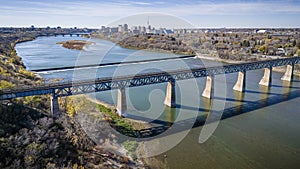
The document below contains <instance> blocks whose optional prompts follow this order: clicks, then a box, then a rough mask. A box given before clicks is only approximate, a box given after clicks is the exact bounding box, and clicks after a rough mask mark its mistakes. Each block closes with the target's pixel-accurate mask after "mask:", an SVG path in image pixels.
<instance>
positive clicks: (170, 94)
mask: <svg viewBox="0 0 300 169" xmlns="http://www.w3.org/2000/svg"><path fill="white" fill-rule="evenodd" d="M164 104H165V105H166V106H169V107H176V95H175V80H172V81H170V82H168V84H167V92H166V98H165V102H164Z"/></svg>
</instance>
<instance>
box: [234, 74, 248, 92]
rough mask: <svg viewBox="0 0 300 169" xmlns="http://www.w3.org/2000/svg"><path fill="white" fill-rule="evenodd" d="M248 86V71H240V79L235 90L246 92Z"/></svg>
mask: <svg viewBox="0 0 300 169" xmlns="http://www.w3.org/2000/svg"><path fill="white" fill-rule="evenodd" d="M245 88H246V72H239V75H238V80H237V81H236V84H235V85H234V87H233V90H235V91H239V92H244V91H245Z"/></svg>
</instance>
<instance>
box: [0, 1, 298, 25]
mask: <svg viewBox="0 0 300 169" xmlns="http://www.w3.org/2000/svg"><path fill="white" fill-rule="evenodd" d="M141 13H164V14H169V15H173V16H179V17H183V18H195V16H198V17H197V18H201V17H202V18H203V16H216V17H218V16H220V17H224V16H235V17H240V18H242V17H243V16H252V15H253V16H257V15H272V16H279V15H282V16H284V17H285V18H288V16H289V15H294V17H295V18H296V17H297V16H299V15H300V2H299V1H274V0H272V1H268V0H258V1H250V2H249V1H248V2H245V1H242V0H229V1H227V2H226V1H225V2H224V1H220V0H214V1H211V0H207V1H192V0H191V1H179V0H178V1H170V0H165V1H162V0H142V1H138V2H137V1H133V0H110V1H109V0H107V1H102V2H99V1H96V0H87V1H81V0H64V1H60V0H53V1H50V0H45V1H43V2H40V1H35V0H16V1H6V2H3V3H2V4H1V6H0V16H1V17H0V22H1V25H7V24H8V23H14V22H16V24H17V23H24V22H25V20H26V23H29V21H30V20H32V21H34V22H30V23H29V24H31V23H32V24H37V25H38V24H41V23H43V24H51V23H52V25H54V24H61V25H63V24H64V23H73V24H71V25H77V24H80V23H81V24H82V25H83V24H86V23H87V22H92V21H90V19H91V18H93V19H96V20H97V22H101V24H105V23H106V22H108V20H117V19H118V18H122V17H126V16H130V15H134V14H141ZM6 16H7V17H6ZM8 16H9V17H8ZM284 17H283V18H284ZM5 18H10V19H5ZM295 18H294V19H295ZM11 20H13V21H14V22H13V21H11ZM296 20H297V19H296ZM194 21H197V20H195V19H194ZM282 21H283V19H282ZM198 22H200V21H198ZM224 22H225V21H224ZM232 22H233V21H232ZM279 22H281V21H279ZM98 24H99V23H98ZM11 25H15V24H11ZM68 25H70V24H68ZM86 26H88V25H86Z"/></svg>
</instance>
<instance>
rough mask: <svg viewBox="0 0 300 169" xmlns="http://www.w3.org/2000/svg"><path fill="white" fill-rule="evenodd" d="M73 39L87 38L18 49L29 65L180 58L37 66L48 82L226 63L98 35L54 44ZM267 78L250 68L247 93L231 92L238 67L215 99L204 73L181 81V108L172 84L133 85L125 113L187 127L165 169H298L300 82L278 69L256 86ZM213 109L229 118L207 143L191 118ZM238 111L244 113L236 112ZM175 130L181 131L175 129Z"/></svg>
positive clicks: (110, 96)
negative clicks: (207, 94) (169, 96)
mask: <svg viewBox="0 0 300 169" xmlns="http://www.w3.org/2000/svg"><path fill="white" fill-rule="evenodd" d="M71 39H72V40H73V39H79V40H82V39H83V38H81V37H69V36H65V37H61V36H60V37H39V38H37V39H36V40H33V41H30V42H24V43H20V44H17V45H16V50H17V53H18V55H19V56H21V57H22V58H23V61H24V64H25V65H26V67H27V69H29V70H36V69H44V68H56V67H64V66H74V65H88V64H99V63H114V62H123V61H140V60H146V59H147V60H148V59H161V58H174V60H167V61H159V62H158V61H157V62H145V63H138V64H130V65H129V64H122V65H118V66H117V65H114V66H104V67H97V68H95V67H93V68H82V69H77V70H75V71H73V70H60V71H47V72H39V74H40V76H42V77H43V78H45V79H46V80H47V81H48V80H50V79H53V78H58V79H63V80H79V79H95V78H99V77H111V76H112V77H116V76H120V75H128V74H130V75H132V74H133V75H134V74H137V73H141V72H156V71H171V70H176V69H180V68H195V67H203V66H206V67H209V66H213V65H222V63H218V62H212V61H205V60H200V59H196V58H189V59H176V57H178V56H179V55H174V54H168V53H157V52H149V51H141V50H132V49H124V48H121V47H120V46H118V45H115V44H113V43H112V42H109V41H105V40H99V39H91V40H90V41H93V42H95V44H93V45H90V46H88V47H86V49H85V50H84V51H77V50H69V49H65V48H63V47H62V46H61V45H58V44H56V43H57V42H60V41H66V40H71ZM262 76H263V70H255V71H249V72H247V80H246V92H245V93H244V94H240V93H238V92H234V91H233V90H232V88H233V86H234V84H235V82H236V80H237V73H234V74H227V75H218V76H216V77H215V96H214V99H213V100H211V101H209V100H207V99H204V98H202V97H201V93H202V91H203V90H204V87H205V78H199V79H196V80H193V79H192V80H186V81H179V82H177V83H176V103H177V105H178V107H177V108H174V109H170V108H166V107H165V106H164V104H163V102H164V96H165V91H166V84H158V85H149V86H143V87H136V88H130V89H127V103H128V112H127V114H128V116H132V117H134V118H140V119H143V120H146V121H147V120H148V121H149V122H152V123H153V124H157V125H161V124H162V123H164V122H169V121H171V122H173V121H175V120H176V121H179V123H180V122H183V123H184V125H185V126H187V131H189V132H187V133H186V134H187V135H186V136H185V137H182V140H181V139H179V140H181V141H179V143H178V144H176V146H175V145H174V147H173V148H171V149H170V150H168V151H166V152H163V153H162V154H160V155H158V156H157V157H158V158H159V159H161V161H162V163H164V166H165V167H166V168H171V169H173V168H178V169H182V168H249V169H253V168H289V169H290V168H299V166H300V110H299V105H300V80H299V78H298V77H296V78H295V80H294V81H293V82H292V83H290V84H289V83H285V82H283V81H281V80H280V78H281V76H282V74H281V73H275V72H274V73H273V79H272V86H271V87H270V88H265V87H261V86H260V85H259V84H258V83H259V81H260V79H261V77H262ZM116 96H117V92H116V91H107V92H101V93H97V94H96V97H97V98H98V99H100V100H101V101H104V102H107V103H110V104H115V103H116ZM298 104H299V105H298ZM211 105H212V106H211ZM212 112H218V113H222V112H223V113H224V114H225V115H228V116H231V117H230V118H226V119H224V120H221V121H220V123H219V124H218V126H217V128H216V130H215V131H214V130H213V129H211V128H210V129H208V130H209V131H210V132H209V133H211V134H212V135H211V136H210V137H209V138H208V140H207V141H205V142H204V143H199V135H200V132H201V131H204V130H207V128H206V129H205V127H203V126H202V125H200V126H197V125H196V126H194V127H193V128H192V129H190V130H188V128H189V124H191V125H192V124H193V123H192V122H193V119H194V118H195V117H202V116H203V115H204V114H215V116H216V117H218V113H212ZM234 114H239V115H236V116H232V115H234ZM155 119H156V120H155ZM178 119H179V120H178ZM153 120H155V121H153ZM191 121H192V122H191ZM166 124H168V123H166ZM175 124H176V123H175ZM190 127H192V126H190ZM174 128H175V127H174ZM213 131H214V132H213ZM178 132H179V133H182V131H178ZM172 134H174V135H176V132H175V133H172ZM170 144H171V143H170Z"/></svg>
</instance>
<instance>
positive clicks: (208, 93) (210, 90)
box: [202, 76, 214, 99]
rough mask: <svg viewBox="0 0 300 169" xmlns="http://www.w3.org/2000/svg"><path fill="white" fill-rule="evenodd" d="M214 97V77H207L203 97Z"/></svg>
mask: <svg viewBox="0 0 300 169" xmlns="http://www.w3.org/2000/svg"><path fill="white" fill-rule="evenodd" d="M213 95H214V77H213V76H207V77H206V85H205V89H204V91H203V93H202V96H203V97H205V98H208V99H211V98H212V97H213Z"/></svg>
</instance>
